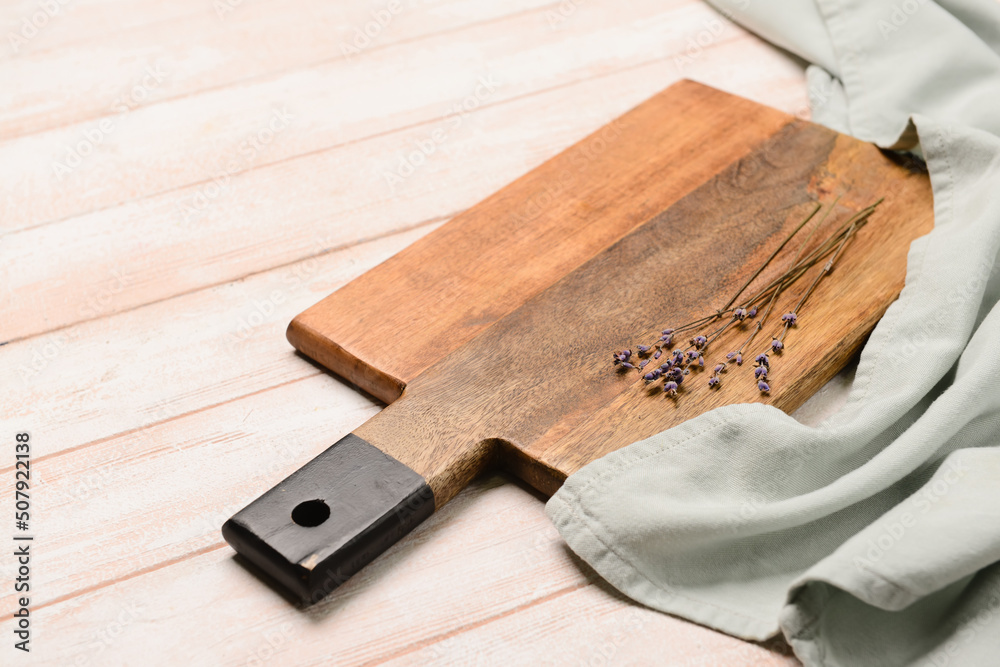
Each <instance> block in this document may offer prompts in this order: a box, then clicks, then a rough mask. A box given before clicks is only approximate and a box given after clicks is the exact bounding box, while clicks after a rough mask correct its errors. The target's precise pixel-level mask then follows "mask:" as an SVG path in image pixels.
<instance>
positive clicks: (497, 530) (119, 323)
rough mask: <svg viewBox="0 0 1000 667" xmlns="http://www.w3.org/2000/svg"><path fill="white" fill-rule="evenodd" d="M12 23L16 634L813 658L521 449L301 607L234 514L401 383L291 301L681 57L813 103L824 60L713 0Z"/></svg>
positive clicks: (307, 655) (302, 650)
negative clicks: (328, 360) (612, 575)
mask: <svg viewBox="0 0 1000 667" xmlns="http://www.w3.org/2000/svg"><path fill="white" fill-rule="evenodd" d="M45 7H48V9H47V10H46V9H44V8H45ZM53 8H55V9H53ZM0 28H2V31H3V34H4V35H5V38H4V40H3V43H2V45H0V46H2V48H3V50H2V54H0V183H2V188H3V189H2V196H0V235H2V236H0V344H2V346H0V440H2V442H3V448H2V450H0V451H2V452H3V459H2V460H0V468H2V469H3V473H2V480H0V516H3V517H5V521H4V522H3V523H2V524H0V525H2V526H3V528H2V529H0V542H3V543H4V545H5V546H3V547H2V549H0V551H2V553H3V554H4V556H3V557H2V563H0V564H2V575H3V576H2V584H0V585H2V588H0V609H2V610H3V619H2V622H0V637H2V638H3V640H2V649H0V651H2V652H0V656H3V657H2V658H0V663H2V664H4V665H16V664H34V663H38V664H52V665H80V666H84V665H119V664H121V665H150V664H157V665H158V664H164V665H176V664H191V665H262V664H277V665H292V664H296V665H299V664H301V665H319V664H338V665H340V664H344V665H354V664H392V665H400V664H447V665H451V664H505V665H507V664H513V665H519V664H524V665H548V664H552V665H557V664H558V665H562V664H572V665H577V664H581V665H620V664H663V665H750V664H753V665H784V664H795V660H794V659H793V658H791V657H788V649H787V647H784V646H783V645H782V644H780V643H774V644H772V645H768V646H761V645H757V644H751V643H745V642H741V641H739V640H736V639H733V638H730V637H727V636H724V635H721V634H718V633H716V632H713V631H711V630H708V629H705V628H702V627H700V626H697V625H693V624H691V623H688V622H686V621H683V620H680V619H677V618H674V617H671V616H667V615H664V614H660V613H657V612H653V611H650V610H647V609H644V608H641V607H638V606H635V605H633V604H631V603H630V602H629V601H628V600H627V599H626V598H624V597H623V596H622V595H620V594H618V593H617V592H615V591H614V590H613V589H611V588H610V587H609V586H608V585H607V584H605V583H603V582H602V581H601V580H600V579H599V578H598V577H597V576H596V575H595V574H594V573H592V572H591V571H589V570H588V569H587V567H586V566H585V565H583V564H582V563H581V562H580V561H578V560H577V559H576V558H575V557H574V556H573V555H572V553H571V552H569V551H568V550H567V548H566V547H565V545H564V544H563V543H562V542H561V540H560V538H559V536H558V534H557V533H556V532H555V530H554V529H553V528H552V526H551V525H550V524H549V522H548V521H547V519H546V518H545V515H544V511H543V499H542V498H540V497H538V496H537V495H535V494H534V493H532V492H531V491H529V490H527V489H526V488H525V487H523V486H521V485H519V484H517V483H516V482H513V481H512V480H510V479H509V478H506V477H503V476H493V477H489V478H487V479H483V480H480V481H478V482H477V483H475V484H474V485H473V486H472V487H471V488H470V489H468V490H467V491H465V492H463V493H462V494H460V495H459V496H458V497H457V498H456V499H455V500H454V501H452V502H451V503H449V504H448V506H447V507H446V508H444V509H443V511H441V512H439V513H438V514H436V515H434V516H433V517H432V518H431V519H430V520H429V521H427V522H426V523H424V524H423V525H422V526H420V527H419V528H418V529H417V530H416V531H415V532H414V533H413V534H412V535H410V536H409V537H408V538H406V539H405V540H403V541H402V542H401V543H400V544H398V545H396V546H395V547H393V548H392V549H391V550H390V551H389V552H388V553H387V554H385V555H384V556H382V557H381V558H379V559H378V560H377V561H376V562H375V563H374V564H372V565H371V566H369V567H367V568H366V569H365V570H364V571H363V572H362V573H361V574H359V575H357V576H355V577H354V578H353V579H352V580H351V581H349V582H348V583H347V584H345V585H344V586H342V587H341V588H340V589H339V590H338V591H336V592H335V593H334V594H333V595H331V596H330V597H329V598H328V599H327V600H326V601H325V602H323V603H321V604H319V605H318V606H316V607H314V608H311V609H309V610H307V611H302V610H299V609H296V608H294V607H292V606H290V605H289V604H288V603H287V602H286V601H285V600H284V599H283V598H282V597H280V596H279V595H278V594H277V593H275V592H274V591H273V590H271V589H270V588H268V587H267V586H265V585H264V584H262V583H261V581H260V580H258V579H257V578H256V577H255V576H254V575H252V574H251V573H249V572H248V571H246V570H245V569H244V568H243V567H241V566H240V564H239V563H237V562H236V560H234V554H233V551H232V550H231V549H230V548H229V547H228V546H227V545H226V544H225V543H224V542H223V541H222V538H221V536H220V533H219V527H220V526H221V524H222V522H223V521H224V520H225V519H226V518H227V517H228V516H229V515H230V514H232V513H233V512H234V511H235V510H237V509H239V508H240V507H241V506H243V505H244V504H245V503H247V502H249V501H250V500H252V499H253V498H255V497H256V496H257V495H258V494H260V493H261V492H263V491H265V490H266V489H268V488H270V487H271V486H272V485H273V484H274V483H276V482H277V481H279V480H280V479H282V478H284V477H285V476H286V475H288V474H289V473H290V472H292V471H293V470H294V469H296V468H297V467H299V466H300V465H301V464H302V463H304V462H305V461H307V460H308V459H310V458H311V457H312V456H314V455H315V454H317V453H319V452H320V451H321V450H323V449H325V448H326V447H327V446H328V445H329V444H330V443H332V442H334V441H336V440H337V439H338V438H340V437H341V436H342V435H344V434H346V433H348V432H349V431H350V430H351V429H353V428H354V427H356V426H358V425H359V424H361V423H362V422H363V421H365V420H366V419H367V418H369V417H370V416H371V415H373V414H374V413H376V412H377V411H378V410H379V409H380V408H381V406H380V405H379V404H378V403H376V402H374V401H373V400H372V399H370V398H369V397H367V396H365V395H362V394H361V393H359V392H358V391H356V390H354V389H353V388H352V387H350V386H348V385H347V384H345V383H344V382H341V381H340V380H338V379H337V378H335V377H332V376H331V375H329V374H327V373H325V372H323V371H322V370H321V369H320V368H319V367H317V366H315V365H313V364H311V363H310V362H308V361H307V360H306V359H304V358H302V357H298V356H296V355H295V354H294V353H293V350H292V348H291V347H290V346H289V345H288V343H287V342H286V341H285V337H284V329H285V327H286V325H287V323H288V321H289V320H290V319H291V318H292V317H293V316H294V315H295V314H296V313H298V312H299V311H301V310H303V309H304V308H306V307H307V306H310V305H312V304H313V303H314V302H316V301H318V300H319V299H320V298H322V297H323V296H325V295H326V294H328V293H329V292H331V291H333V290H335V289H337V288H338V287H339V286H341V285H343V284H344V283H346V282H347V281H349V280H351V279H352V278H354V277H355V276H357V275H359V274H360V273H362V272H363V271H365V270H366V269H368V268H370V267H372V266H374V265H375V264H377V263H378V262H380V261H382V260H384V259H385V258H387V257H389V256H390V255H392V254H393V253H395V252H397V251H398V250H400V249H401V248H403V247H405V246H406V245H407V244H409V243H411V242H413V241H414V240H416V239H418V238H420V237H421V236H422V235H424V234H427V233H428V232H430V231H432V230H434V229H435V228H437V227H438V226H440V225H441V224H442V223H443V222H444V221H446V220H447V219H449V218H450V217H452V216H454V215H455V214H457V213H459V212H461V211H462V210H464V209H465V208H466V207H468V206H470V205H472V204H474V203H476V202H477V201H478V200H480V199H482V198H483V197H485V196H486V195H488V194H490V193H491V192H493V191H494V190H496V189H497V188H499V187H501V186H503V185H504V184H506V183H508V182H509V181H511V180H513V179H514V178H515V177H517V176H519V175H521V174H523V173H524V172H526V171H528V170H529V169H531V168H533V167H534V166H536V165H538V164H539V163H541V162H542V161H543V160H545V159H547V158H549V157H550V156H552V155H554V154H556V153H558V152H559V151H561V150H562V149H563V148H565V147H566V146H568V145H570V144H572V143H573V142H575V141H577V140H578V139H580V138H582V137H583V136H585V135H586V134H588V133H590V132H591V131H593V130H594V129H595V128H597V127H599V126H600V125H602V124H604V123H606V122H608V121H609V120H611V119H612V118H614V117H615V116H617V115H619V114H621V113H623V112H624V111H626V110H628V109H629V108H631V107H632V106H634V105H636V104H637V103H639V102H640V101H642V100H644V99H645V98H647V97H649V96H651V95H652V94H654V93H656V92H657V91H659V90H661V89H663V88H664V87H666V86H667V85H669V84H670V83H672V82H674V81H676V80H677V79H679V78H681V77H682V76H687V77H690V78H694V79H698V80H701V81H704V82H706V83H708V84H711V85H713V86H716V87H719V88H722V89H725V90H728V91H731V92H735V93H737V94H740V95H744V96H746V97H749V98H752V99H755V100H758V101H761V102H764V103H767V104H770V105H772V106H775V107H777V108H779V109H783V110H786V111H789V112H792V113H798V114H805V113H808V111H807V110H806V108H805V102H806V96H805V85H804V75H803V69H802V65H801V64H800V63H797V62H795V61H793V60H792V59H790V58H789V57H788V56H786V55H784V54H782V53H780V52H778V51H777V50H775V49H773V48H771V47H770V46H768V45H766V44H764V43H763V42H761V41H760V40H758V39H756V38H755V37H753V36H750V35H748V34H747V33H745V32H744V31H742V30H741V29H739V28H738V27H736V26H734V25H732V24H730V23H728V22H727V21H725V20H724V19H721V18H719V17H718V16H717V15H716V14H715V13H714V12H712V11H711V10H710V9H709V8H708V7H707V6H706V5H704V4H702V3H701V2H698V1H695V0H674V1H670V2H664V1H663V0H630V1H629V2H621V1H618V2H615V1H612V0H563V1H562V2H557V1H555V0H506V1H501V0H392V1H391V2H390V1H386V0H375V1H372V2H367V1H362V2H350V3H347V2H329V1H328V0H286V1H284V2H277V0H173V1H172V2H160V1H159V0H131V1H126V0H48V4H46V3H45V2H42V3H41V4H40V3H39V2H38V1H37V0H9V1H8V2H6V3H4V4H3V6H2V7H0ZM366 33H367V34H366ZM484 82H485V83H484ZM456 110H459V111H460V112H459V113H453V112H455V111H456ZM449 114H451V115H450V116H448V115H449ZM446 116H448V118H446ZM438 128H444V129H445V130H446V134H447V138H446V140H445V141H443V142H441V143H439V144H437V145H435V147H434V150H433V152H431V153H430V154H429V155H426V156H425V159H423V160H421V161H420V162H421V163H420V164H418V165H416V166H415V168H414V169H412V173H408V171H409V170H407V169H406V168H405V167H403V166H402V161H403V160H410V159H411V158H410V156H411V155H412V154H413V153H414V151H416V150H418V149H419V146H421V145H425V146H426V144H427V139H428V138H429V137H430V136H431V134H432V132H434V131H435V130H436V129H438ZM388 174H395V175H396V176H397V177H398V176H400V175H401V174H402V176H401V177H398V178H393V177H391V176H388ZM843 383H844V380H841V381H840V385H838V386H843ZM832 391H834V393H836V392H837V391H838V390H837V388H836V386H835V387H834V388H833V389H832ZM817 406H818V407H817ZM825 406H826V404H825V403H822V402H820V403H816V402H813V403H810V404H808V405H807V406H806V407H805V408H804V409H803V411H802V412H801V413H800V414H803V415H806V418H808V419H814V420H818V419H819V418H820V417H821V415H822V413H823V411H824V410H826V409H827V407H825ZM817 410H818V412H817ZM817 415H819V416H817ZM21 431H28V432H30V434H31V442H32V456H33V461H32V463H33V480H32V490H31V502H32V517H31V533H32V534H34V536H35V541H34V542H33V543H32V560H31V593H30V598H31V605H32V615H31V622H32V625H31V627H32V631H33V634H32V642H31V647H32V652H31V653H30V655H24V654H23V653H21V652H19V651H15V650H14V649H13V647H12V644H13V635H12V630H13V621H12V619H11V617H10V614H9V612H10V611H11V610H12V609H14V605H15V598H16V596H15V594H14V589H13V577H14V576H15V574H16V571H17V564H16V563H15V561H14V559H13V557H12V555H11V554H12V550H13V547H10V548H8V546H7V545H10V544H13V542H11V537H12V535H13V533H14V532H15V531H14V527H13V525H12V524H13V520H12V514H13V503H14V497H13V496H14V488H13V484H14V455H13V452H14V449H13V441H14V434H15V433H18V432H21ZM8 520H9V521H10V523H7V521H8Z"/></svg>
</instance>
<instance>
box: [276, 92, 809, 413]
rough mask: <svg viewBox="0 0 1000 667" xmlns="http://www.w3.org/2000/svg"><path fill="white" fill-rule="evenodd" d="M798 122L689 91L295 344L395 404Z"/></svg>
mask: <svg viewBox="0 0 1000 667" xmlns="http://www.w3.org/2000/svg"><path fill="white" fill-rule="evenodd" d="M682 119H683V122H681V121H682ZM792 121H793V119H792V118H791V117H790V116H788V115H786V114H782V113H780V112H778V111H775V110H773V109H769V108H767V107H764V106H761V105H759V104H754V103H753V102H750V101H749V100H744V99H741V98H738V97H734V96H732V95H727V94H725V93H723V92H720V91H718V90H715V89H713V88H710V87H708V86H703V85H701V84H697V83H694V82H692V81H682V82H680V83H677V84H675V85H674V86H671V87H670V88H668V89H667V90H665V91H663V92H662V93H660V94H658V95H656V96H655V97H653V98H651V99H649V100H647V101H646V102H644V103H642V104H641V105H639V106H638V107H636V108H635V109H633V110H632V111H630V112H629V113H627V114H625V115H624V116H622V117H620V118H618V119H616V120H614V121H613V122H611V123H609V124H608V125H605V126H604V127H603V128H601V129H600V130H598V131H597V132H595V133H594V134H592V135H590V136H589V137H587V138H585V139H584V140H582V141H581V142H579V143H577V144H576V145H574V146H572V147H571V148H569V149H568V150H566V151H565V152H563V153H560V154H559V155H558V156H557V157H555V158H552V159H551V160H549V161H547V162H546V163H545V164H543V165H541V166H540V167H538V168H537V169H535V170H533V171H531V172H530V173H528V174H526V175H525V176H523V177H521V178H519V179H517V180H516V181H514V182H513V183H511V184H510V185H508V186H507V187H505V188H503V189H502V190H500V191H499V192H497V193H496V194H494V195H493V196H491V197H489V198H487V199H486V200H484V201H483V202H482V203H481V204H479V205H478V206H476V207H474V208H472V209H470V210H468V211H466V212H465V213H463V214H462V215H460V216H457V217H456V218H455V219H453V220H452V221H451V222H449V223H448V224H447V225H445V226H444V227H443V228H442V229H440V230H438V231H437V232H435V233H434V234H432V235H430V236H428V237H425V238H424V239H421V240H420V241H418V242H417V243H414V244H413V245H412V246H410V247H409V248H407V249H406V250H404V251H403V252H401V253H399V254H398V255H396V256H395V257H393V258H391V259H390V260H388V261H386V262H384V263H383V264H381V265H379V266H378V267H377V268H375V269H373V270H371V271H369V272H368V273H366V274H365V275H363V276H361V277H360V278H358V279H357V280H354V281H352V282H351V283H350V284H348V285H346V286H345V287H343V288H341V289H339V290H337V291H336V292H334V293H333V294H331V295H330V296H329V297H327V298H326V299H324V300H323V301H321V302H320V303H318V304H316V305H315V306H314V307H312V308H310V309H308V310H306V311H305V312H303V313H302V314H301V315H299V316H297V317H296V318H295V319H294V320H292V322H291V324H290V325H289V327H288V339H289V341H290V342H291V343H292V344H293V345H294V346H295V347H296V348H297V349H298V350H300V351H301V352H302V353H304V354H306V355H307V356H309V357H311V358H313V359H315V360H316V361H318V362H320V363H321V364H323V365H324V366H326V367H327V368H329V369H330V370H332V371H333V372H335V373H337V374H338V375H340V376H342V377H344V378H346V379H348V380H350V381H351V382H354V383H355V384H357V385H358V386H360V387H361V388H362V389H364V390H366V391H368V392H369V393H371V394H373V395H375V396H377V397H379V398H381V399H382V400H384V401H386V402H391V401H393V400H395V399H396V398H398V397H399V395H400V394H401V393H402V391H403V388H404V387H405V386H406V385H407V383H409V382H410V381H412V380H413V379H414V378H415V377H417V376H418V375H419V374H420V373H421V372H422V371H423V370H425V369H426V368H428V367H429V366H430V365H431V364H433V363H434V362H436V361H438V360H439V359H441V358H442V357H443V356H445V355H446V354H448V353H449V352H451V351H453V350H455V349H457V348H458V347H459V346H461V345H462V344H464V343H466V342H468V341H469V340H471V339H472V338H473V337H474V336H476V335H477V334H478V333H480V332H481V331H483V330H484V329H485V328H486V327H488V326H490V325H491V324H493V323H494V322H496V321H497V320H498V319H500V318H502V317H503V316H504V315H507V314H508V313H510V312H512V311H513V310H514V309H516V308H517V307H519V306H520V305H521V304H523V303H524V302H525V301H526V300H527V299H529V298H531V297H532V296H534V295H535V294H537V293H539V292H540V291H541V290H543V289H545V288H546V287H548V286H549V285H551V284H552V283H554V282H555V281H556V280H558V279H559V278H561V277H563V276H564V275H566V273H567V272H569V271H570V270H572V269H573V268H575V267H577V266H579V265H580V264H581V263H583V262H584V261H586V260H587V259H590V258H591V257H593V256H594V255H595V254H596V253H597V252H599V251H601V250H603V249H604V248H606V247H607V246H609V245H610V244H611V243H613V242H614V241H616V240H617V239H619V238H621V237H622V236H623V235H624V234H626V233H627V232H628V231H630V230H631V229H633V228H634V227H636V226H637V225H639V224H640V223H642V222H645V221H646V220H648V219H649V218H650V217H652V216H654V215H656V214H657V213H658V212H660V211H662V210H663V209H665V208H666V207H668V206H670V205H671V204H673V203H674V202H676V201H677V200H678V199H680V198H681V197H683V196H684V195H685V194H687V193H688V192H690V191H691V190H692V189H694V188H695V187H697V186H699V185H701V184H702V183H704V182H705V181H707V180H708V179H709V178H711V177H712V176H713V175H714V174H715V173H717V172H718V171H719V170H721V169H722V168H723V167H725V165H727V164H729V163H731V162H732V161H733V160H736V159H738V158H740V157H742V156H744V155H746V154H747V153H748V152H750V151H751V150H752V149H754V148H755V147H756V146H758V145H759V144H760V143H762V142H763V141H765V140H766V139H767V138H768V137H770V136H771V135H773V134H774V133H775V132H776V131H778V130H779V129H780V128H782V127H783V126H785V125H787V124H788V123H790V122H792ZM734 128H738V131H734Z"/></svg>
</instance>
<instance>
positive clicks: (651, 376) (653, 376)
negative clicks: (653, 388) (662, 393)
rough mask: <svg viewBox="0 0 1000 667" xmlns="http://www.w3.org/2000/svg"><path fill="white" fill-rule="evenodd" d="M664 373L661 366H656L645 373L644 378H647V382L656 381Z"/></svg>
mask: <svg viewBox="0 0 1000 667" xmlns="http://www.w3.org/2000/svg"><path fill="white" fill-rule="evenodd" d="M662 374H663V371H661V370H660V369H659V368H654V369H653V370H651V371H649V372H648V373H646V374H645V375H643V376H642V379H643V380H645V381H646V382H655V381H656V380H658V379H660V376H661V375H662Z"/></svg>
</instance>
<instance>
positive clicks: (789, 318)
mask: <svg viewBox="0 0 1000 667" xmlns="http://www.w3.org/2000/svg"><path fill="white" fill-rule="evenodd" d="M781 321H782V322H788V325H789V326H791V325H793V324H795V323H796V322H798V321H799V316H798V315H796V314H795V313H785V314H784V315H782V316H781Z"/></svg>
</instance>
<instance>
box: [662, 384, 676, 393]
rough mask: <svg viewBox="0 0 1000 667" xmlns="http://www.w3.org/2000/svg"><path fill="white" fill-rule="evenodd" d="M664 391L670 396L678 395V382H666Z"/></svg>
mask: <svg viewBox="0 0 1000 667" xmlns="http://www.w3.org/2000/svg"><path fill="white" fill-rule="evenodd" d="M663 391H665V392H667V394H668V395H670V396H676V395H677V383H676V382H664V383H663Z"/></svg>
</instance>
